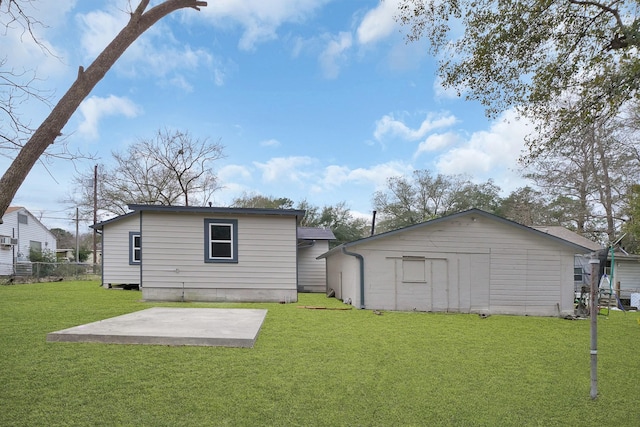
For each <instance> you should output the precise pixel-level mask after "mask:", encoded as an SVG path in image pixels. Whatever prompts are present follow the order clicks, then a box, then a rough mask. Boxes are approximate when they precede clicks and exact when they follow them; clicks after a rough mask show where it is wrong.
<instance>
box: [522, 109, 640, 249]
mask: <svg viewBox="0 0 640 427" xmlns="http://www.w3.org/2000/svg"><path fill="white" fill-rule="evenodd" d="M620 137H621V134H620V127H619V125H617V124H616V123H615V122H614V121H612V120H609V121H598V122H596V123H592V124H591V125H589V126H585V127H582V128H579V129H576V130H574V131H573V132H572V133H571V134H567V135H566V139H563V140H562V141H563V143H562V144H561V145H560V146H558V147H555V148H550V149H549V150H547V151H546V152H545V153H544V154H540V155H538V156H537V157H535V158H534V159H533V160H532V161H531V162H530V163H529V164H528V166H527V167H528V169H529V172H528V173H527V174H526V175H525V176H526V177H528V178H530V179H532V180H533V181H534V182H535V183H536V184H537V185H538V187H539V188H541V189H542V190H543V191H544V192H545V194H546V195H547V197H548V198H549V199H551V200H552V202H551V205H552V210H554V211H555V213H556V215H557V220H558V221H559V222H560V223H561V224H562V225H565V226H568V227H569V228H571V229H574V230H576V231H577V232H578V233H580V234H583V235H587V236H591V237H594V238H597V239H604V240H609V241H613V240H615V235H616V232H617V231H616V230H617V229H618V228H619V225H620V214H621V210H622V209H623V206H624V203H625V201H624V196H625V195H626V193H627V188H628V186H629V185H630V183H631V182H632V181H633V179H634V177H637V176H638V174H639V173H640V162H639V161H638V160H637V159H635V158H634V156H633V155H632V152H630V151H629V150H628V146H629V145H628V144H625V143H622V142H621V139H620ZM567 222H569V223H570V224H567ZM603 236H606V237H603Z"/></svg>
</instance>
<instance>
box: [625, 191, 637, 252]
mask: <svg viewBox="0 0 640 427" xmlns="http://www.w3.org/2000/svg"><path fill="white" fill-rule="evenodd" d="M627 202H628V204H627V208H626V214H627V219H626V221H625V223H624V225H623V226H622V232H623V233H624V237H623V239H622V241H621V245H622V247H624V249H625V250H626V251H628V252H631V253H636V254H637V253H640V184H634V185H632V186H631V187H630V188H629V193H628V194H627Z"/></svg>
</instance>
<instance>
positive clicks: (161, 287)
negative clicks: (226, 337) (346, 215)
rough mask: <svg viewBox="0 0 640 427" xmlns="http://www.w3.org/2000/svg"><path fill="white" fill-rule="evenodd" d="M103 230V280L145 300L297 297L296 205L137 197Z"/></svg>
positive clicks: (299, 213)
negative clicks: (194, 203)
mask: <svg viewBox="0 0 640 427" xmlns="http://www.w3.org/2000/svg"><path fill="white" fill-rule="evenodd" d="M129 208H130V209H131V210H132V211H133V212H131V213H129V214H126V215H122V216H120V217H117V218H114V219H112V220H110V221H105V222H102V223H99V224H96V225H95V226H94V227H95V228H96V229H97V230H99V231H100V232H101V233H102V236H103V238H102V242H103V246H102V254H103V278H102V282H103V286H106V287H109V286H111V285H115V284H134V285H138V286H139V287H140V289H141V290H142V296H143V298H144V299H145V300H159V301H278V302H295V301H297V284H298V277H297V276H298V269H297V263H296V254H297V249H296V246H297V236H296V230H297V224H298V222H299V220H300V219H301V218H302V216H303V215H304V211H302V210H294V209H284V210H283V209H251V208H221V207H181V206H157V205H129Z"/></svg>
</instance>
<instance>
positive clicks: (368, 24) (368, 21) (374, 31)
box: [357, 0, 399, 45]
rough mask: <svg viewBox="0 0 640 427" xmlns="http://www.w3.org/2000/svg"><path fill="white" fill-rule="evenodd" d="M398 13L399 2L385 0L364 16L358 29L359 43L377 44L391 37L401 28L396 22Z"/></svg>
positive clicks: (396, 0)
mask: <svg viewBox="0 0 640 427" xmlns="http://www.w3.org/2000/svg"><path fill="white" fill-rule="evenodd" d="M397 12H398V0H385V1H381V2H379V3H378V6H377V7H376V8H374V9H372V10H370V11H369V12H367V14H366V15H365V16H364V18H363V19H362V22H361V23H360V26H359V27H358V29H357V35H358V43H360V44H363V45H364V44H369V43H375V42H377V41H379V40H381V39H383V38H386V37H388V36H389V35H391V34H392V33H393V32H394V31H395V30H397V29H398V28H399V26H398V23H397V22H396V20H395V15H397Z"/></svg>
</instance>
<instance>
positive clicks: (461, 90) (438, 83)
mask: <svg viewBox="0 0 640 427" xmlns="http://www.w3.org/2000/svg"><path fill="white" fill-rule="evenodd" d="M433 91H434V93H435V97H436V99H437V98H444V99H458V98H460V97H461V96H464V94H465V93H466V92H467V88H466V87H464V86H462V87H456V88H451V87H444V85H443V81H442V77H440V76H437V77H436V78H435V79H434V81H433Z"/></svg>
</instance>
